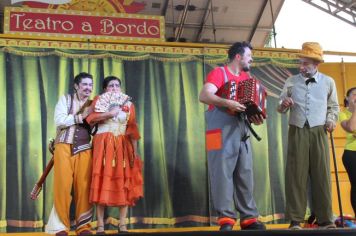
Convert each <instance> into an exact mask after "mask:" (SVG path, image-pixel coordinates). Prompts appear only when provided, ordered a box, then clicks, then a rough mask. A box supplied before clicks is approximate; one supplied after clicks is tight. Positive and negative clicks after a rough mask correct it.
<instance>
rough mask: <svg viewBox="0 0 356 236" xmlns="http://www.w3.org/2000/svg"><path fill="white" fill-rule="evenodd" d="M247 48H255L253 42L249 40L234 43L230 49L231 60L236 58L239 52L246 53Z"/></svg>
mask: <svg viewBox="0 0 356 236" xmlns="http://www.w3.org/2000/svg"><path fill="white" fill-rule="evenodd" d="M245 48H249V49H251V50H252V49H253V48H252V46H251V44H250V43H249V42H245V41H243V42H236V43H234V44H233V45H232V46H231V47H230V48H229V51H228V57H229V61H232V60H234V58H235V57H236V55H237V54H240V55H241V56H243V55H244V53H245Z"/></svg>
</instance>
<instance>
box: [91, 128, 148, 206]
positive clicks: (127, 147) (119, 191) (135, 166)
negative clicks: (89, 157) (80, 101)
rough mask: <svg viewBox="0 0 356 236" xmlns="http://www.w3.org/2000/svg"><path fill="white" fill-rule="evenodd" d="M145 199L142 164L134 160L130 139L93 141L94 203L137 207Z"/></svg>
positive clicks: (103, 135) (108, 137)
mask: <svg viewBox="0 0 356 236" xmlns="http://www.w3.org/2000/svg"><path fill="white" fill-rule="evenodd" d="M141 197H143V178H142V161H141V160H140V159H139V158H135V157H134V151H133V147H132V144H131V141H130V138H129V137H127V136H124V135H119V136H117V137H115V136H114V135H113V134H112V133H110V132H108V133H101V134H96V135H95V136H94V139H93V173H92V182H91V187H90V202H91V203H95V204H100V205H105V206H133V205H135V202H136V201H137V200H138V199H139V198H141Z"/></svg>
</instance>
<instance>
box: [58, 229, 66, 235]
mask: <svg viewBox="0 0 356 236" xmlns="http://www.w3.org/2000/svg"><path fill="white" fill-rule="evenodd" d="M56 236H68V232H67V231H65V230H62V231H59V232H58V233H56Z"/></svg>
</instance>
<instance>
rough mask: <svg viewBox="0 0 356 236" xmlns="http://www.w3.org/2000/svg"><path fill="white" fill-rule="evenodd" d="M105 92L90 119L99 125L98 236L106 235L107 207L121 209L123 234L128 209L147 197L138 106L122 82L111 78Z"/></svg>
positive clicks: (94, 186) (93, 196) (94, 189)
mask: <svg viewBox="0 0 356 236" xmlns="http://www.w3.org/2000/svg"><path fill="white" fill-rule="evenodd" d="M103 89H104V91H105V93H103V94H102V95H100V96H97V97H96V98H95V99H94V101H93V104H92V106H93V109H94V112H93V113H92V114H91V115H90V116H89V117H88V118H87V122H88V123H89V124H91V125H94V124H98V130H97V132H96V134H95V136H94V138H93V173H92V183H91V189H90V201H91V202H92V203H95V204H96V211H97V233H104V232H105V231H104V209H105V206H116V207H119V212H120V223H119V229H118V230H119V232H127V227H126V223H125V222H126V216H127V210H128V206H133V205H135V202H136V201H137V200H138V199H139V198H140V197H142V196H143V180H142V161H141V160H140V158H139V156H138V153H137V140H138V139H139V138H140V134H139V131H138V127H137V123H136V117H135V107H134V105H133V103H132V102H130V101H129V99H128V98H129V97H128V96H127V95H126V94H123V93H122V92H121V81H120V79H119V78H117V77H115V76H108V77H106V78H105V79H104V81H103Z"/></svg>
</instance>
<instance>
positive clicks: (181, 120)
mask: <svg viewBox="0 0 356 236" xmlns="http://www.w3.org/2000/svg"><path fill="white" fill-rule="evenodd" d="M2 49H3V50H1V51H0V60H1V62H2V63H1V65H2V70H1V71H2V73H1V74H0V85H2V86H1V87H0V88H1V94H2V95H3V96H2V97H3V98H4V100H5V101H6V102H5V101H4V102H3V103H2V105H1V106H0V109H1V111H2V112H1V114H2V115H1V118H0V119H1V121H2V122H3V124H4V125H3V126H2V128H0V135H1V136H2V139H1V141H0V144H1V147H2V148H1V152H0V153H1V154H0V161H1V165H0V175H1V181H2V182H1V185H0V217H1V218H0V230H1V231H3V232H4V231H8V232H15V231H42V230H43V226H44V224H45V223H46V220H47V219H48V216H49V213H50V210H51V208H52V205H53V196H52V193H53V186H52V180H53V179H52V174H50V175H49V177H48V178H47V180H46V184H45V186H44V190H43V192H42V193H41V194H40V197H39V199H38V200H36V201H32V200H30V198H29V193H30V192H31V190H32V188H33V186H34V184H35V183H36V181H37V180H38V178H39V176H40V175H41V173H42V171H43V169H44V168H45V166H46V164H47V163H48V161H49V160H50V158H51V156H50V153H49V152H48V150H47V144H48V140H49V139H50V138H52V137H54V135H55V126H54V121H53V113H54V107H55V104H56V102H57V100H58V99H59V97H60V96H61V95H62V94H65V93H68V92H71V91H72V87H73V76H74V75H76V74H78V73H79V72H82V71H86V72H89V73H91V74H93V76H94V90H93V95H96V94H99V93H101V80H102V79H103V78H104V77H105V76H108V75H116V76H118V77H120V78H121V79H122V82H123V89H124V91H125V92H126V93H127V94H129V95H130V96H132V98H133V102H134V104H135V106H136V112H137V121H138V125H139V130H140V133H141V140H140V141H139V153H140V155H141V156H142V159H143V160H144V181H145V189H144V194H145V197H144V198H143V199H142V200H140V201H138V203H137V205H136V206H135V207H133V208H131V209H130V212H129V224H130V227H135V228H149V227H167V226H169V227H173V226H176V227H178V226H193V225H211V224H215V219H214V213H213V211H212V207H211V203H210V199H209V187H208V182H207V181H208V177H207V167H206V154H205V138H204V137H205V121H204V110H205V108H206V107H205V106H204V105H203V104H201V103H199V101H198V96H199V92H200V90H201V88H202V86H203V83H204V78H205V76H206V74H207V73H208V72H209V71H210V70H211V69H212V68H213V66H214V65H215V63H217V62H219V61H220V62H221V61H224V60H225V59H226V58H225V56H224V55H222V56H219V57H216V56H209V55H205V56H191V55H178V54H174V55H172V54H145V53H136V52H132V53H130V52H110V53H109V55H108V53H105V54H103V53H102V52H98V51H97V52H93V51H80V50H77V51H75V50H52V49H31V48H26V49H24V48H2ZM262 62H264V64H263V66H267V67H269V68H268V69H269V70H273V71H278V70H280V69H281V68H283V69H282V70H283V71H284V72H285V71H286V69H285V67H281V66H278V65H276V63H273V62H272V61H271V60H264V61H260V62H259V63H262ZM258 68H260V67H259V66H257V68H256V71H253V73H255V75H256V76H257V77H259V76H260V77H261V74H259V71H258ZM276 73H277V72H276ZM277 74H278V79H281V80H284V79H286V77H287V76H288V73H277ZM260 79H261V78H260ZM261 80H262V81H263V82H264V83H270V84H273V85H274V86H275V87H276V89H280V87H278V84H279V83H278V82H273V81H272V80H271V79H270V80H268V81H267V80H266V79H264V78H262V79H261ZM277 102H278V101H277V98H275V97H272V96H270V97H269V98H268V119H267V121H266V123H265V124H264V125H262V126H258V127H255V128H256V131H257V132H258V133H259V134H260V135H261V136H262V138H263V140H262V141H261V142H257V141H256V140H254V139H253V147H254V149H253V154H254V168H255V179H256V181H255V196H256V201H257V204H258V207H259V209H260V213H261V216H262V219H263V220H264V221H265V222H276V221H278V220H279V219H283V217H284V216H283V213H284V156H285V155H284V153H285V142H286V141H285V140H286V137H285V135H286V130H287V122H286V117H285V116H281V115H280V114H278V113H276V112H275V108H276V106H277ZM106 215H107V217H108V221H109V222H110V223H112V224H116V223H117V218H118V212H117V209H114V208H110V209H108V210H107V212H106Z"/></svg>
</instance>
